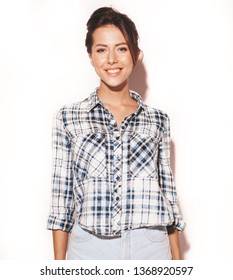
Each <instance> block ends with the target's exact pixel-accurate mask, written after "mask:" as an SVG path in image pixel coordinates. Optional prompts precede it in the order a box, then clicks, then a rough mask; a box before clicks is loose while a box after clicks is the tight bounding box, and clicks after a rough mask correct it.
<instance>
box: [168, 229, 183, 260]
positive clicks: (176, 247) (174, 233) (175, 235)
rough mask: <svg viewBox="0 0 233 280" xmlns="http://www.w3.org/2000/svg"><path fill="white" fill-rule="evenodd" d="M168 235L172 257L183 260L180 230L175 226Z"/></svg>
mask: <svg viewBox="0 0 233 280" xmlns="http://www.w3.org/2000/svg"><path fill="white" fill-rule="evenodd" d="M168 237H169V242H170V247H171V253H172V259H173V260H181V252H180V241H179V231H178V230H177V229H174V228H172V229H170V230H168Z"/></svg>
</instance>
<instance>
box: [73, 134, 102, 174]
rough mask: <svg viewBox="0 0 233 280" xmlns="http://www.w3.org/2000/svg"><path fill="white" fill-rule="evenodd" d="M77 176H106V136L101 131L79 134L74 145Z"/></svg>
mask: <svg viewBox="0 0 233 280" xmlns="http://www.w3.org/2000/svg"><path fill="white" fill-rule="evenodd" d="M74 154H75V157H74V158H75V167H76V171H77V173H78V177H79V178H81V179H87V178H90V177H106V173H107V172H106V170H107V167H106V136H105V134H103V133H90V134H85V135H79V136H78V137H77V138H76V140H75V145H74Z"/></svg>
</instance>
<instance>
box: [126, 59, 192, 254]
mask: <svg viewBox="0 0 233 280" xmlns="http://www.w3.org/2000/svg"><path fill="white" fill-rule="evenodd" d="M129 88H130V89H132V90H135V91H136V92H138V93H139V94H140V95H141V97H142V99H143V100H145V99H146V97H147V94H148V92H147V90H148V85H147V73H146V69H145V66H144V64H143V62H141V63H139V64H137V65H136V67H135V69H134V71H133V72H132V74H131V76H130V79H129ZM171 168H172V171H173V174H174V178H175V171H176V169H175V145H174V142H172V141H171ZM178 197H179V194H178ZM180 212H181V215H182V209H181V208H180ZM180 247H181V253H182V257H183V259H185V253H186V252H188V251H189V249H190V245H189V243H188V242H187V238H186V235H185V231H184V232H182V233H181V234H180Z"/></svg>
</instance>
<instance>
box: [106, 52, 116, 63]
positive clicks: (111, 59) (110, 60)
mask: <svg viewBox="0 0 233 280" xmlns="http://www.w3.org/2000/svg"><path fill="white" fill-rule="evenodd" d="M117 62H118V59H117V55H116V53H115V51H114V50H110V51H109V53H108V63H109V64H110V65H112V64H115V63H117Z"/></svg>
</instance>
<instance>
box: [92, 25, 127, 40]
mask: <svg viewBox="0 0 233 280" xmlns="http://www.w3.org/2000/svg"><path fill="white" fill-rule="evenodd" d="M119 42H125V43H126V40H125V37H124V35H123V34H122V32H121V31H120V29H119V28H118V27H116V26H115V25H110V24H109V25H103V26H101V27H98V28H97V29H96V30H95V31H94V32H93V45H95V44H100V43H102V44H109V45H111V44H117V43H119Z"/></svg>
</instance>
